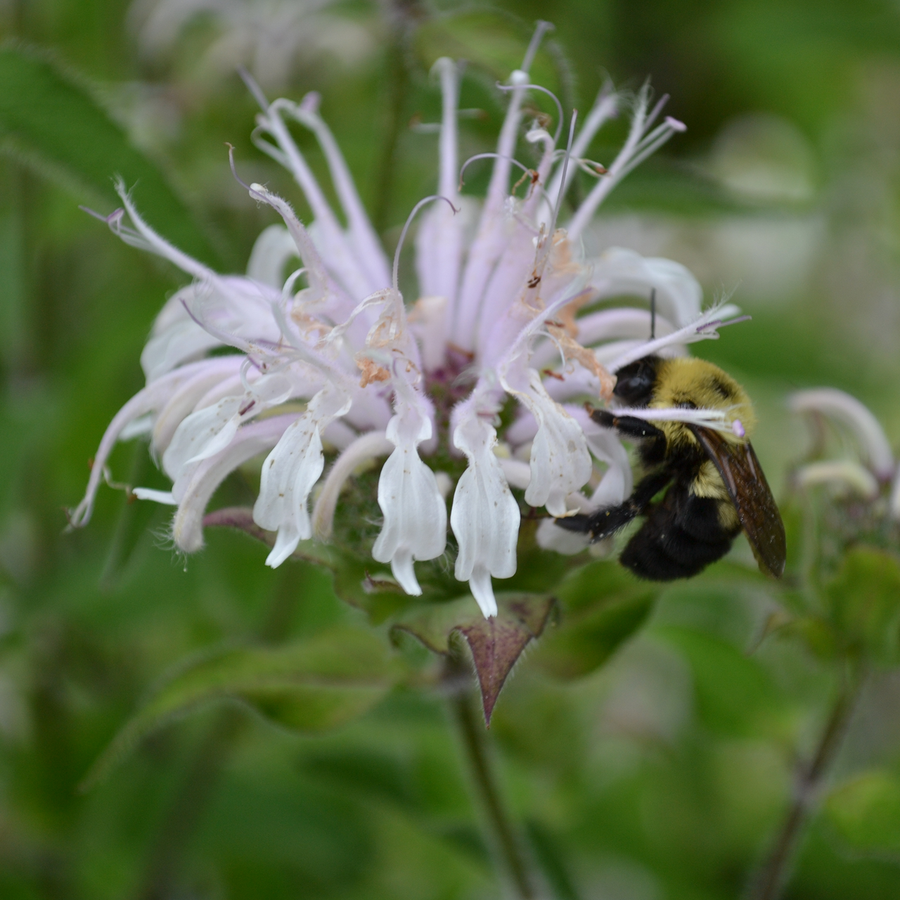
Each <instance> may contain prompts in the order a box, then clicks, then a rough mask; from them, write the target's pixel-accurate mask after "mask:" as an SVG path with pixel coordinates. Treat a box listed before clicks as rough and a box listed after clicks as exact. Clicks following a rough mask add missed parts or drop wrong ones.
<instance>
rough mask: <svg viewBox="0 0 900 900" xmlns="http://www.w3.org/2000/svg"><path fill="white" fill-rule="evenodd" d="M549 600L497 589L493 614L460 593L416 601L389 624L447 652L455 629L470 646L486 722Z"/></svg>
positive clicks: (549, 606) (545, 614)
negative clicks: (438, 600)
mask: <svg viewBox="0 0 900 900" xmlns="http://www.w3.org/2000/svg"><path fill="white" fill-rule="evenodd" d="M554 602H555V601H554V599H553V598H552V597H550V596H548V595H546V594H543V595H542V594H498V595H497V609H498V611H497V615H496V616H492V617H491V618H490V619H485V618H484V616H483V615H482V614H481V611H480V610H479V609H478V606H477V604H476V603H475V601H474V600H473V599H472V597H470V596H466V597H462V598H460V599H459V600H454V601H452V602H451V603H441V604H430V605H428V606H418V607H416V608H415V609H414V610H411V611H410V612H408V613H407V614H405V615H404V616H402V617H401V619H400V620H399V621H398V622H397V624H396V625H395V626H394V629H397V630H400V631H406V632H408V633H409V634H411V635H413V636H414V637H416V638H418V640H419V641H421V642H422V643H423V644H424V645H425V646H426V647H428V649H429V650H432V651H433V652H435V653H441V654H444V655H448V656H449V655H451V654H452V644H451V640H452V636H453V635H454V634H456V633H458V634H461V635H462V636H463V638H465V641H466V643H467V644H468V645H469V649H470V650H471V651H472V659H473V661H474V663H475V671H476V673H477V675H478V685H479V687H480V688H481V702H482V708H483V710H484V721H485V723H486V724H487V725H490V723H491V714H492V713H493V711H494V706H495V704H496V702H497V697H498V696H499V695H500V691H501V689H502V688H503V685H504V683H505V682H506V678H507V676H508V675H509V673H510V671H511V670H512V667H513V666H514V665H515V663H516V660H517V659H518V658H519V657H520V656H521V654H522V651H523V650H524V649H525V647H526V646H527V645H528V644H529V642H530V641H531V640H533V639H534V638H536V637H539V636H540V635H541V633H542V632H543V630H544V627H545V626H546V624H547V619H548V618H549V616H550V612H551V610H552V609H553V605H554Z"/></svg>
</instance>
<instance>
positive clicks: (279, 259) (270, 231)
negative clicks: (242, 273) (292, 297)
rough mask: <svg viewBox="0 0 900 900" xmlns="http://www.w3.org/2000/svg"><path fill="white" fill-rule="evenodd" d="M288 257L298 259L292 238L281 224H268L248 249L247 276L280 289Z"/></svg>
mask: <svg viewBox="0 0 900 900" xmlns="http://www.w3.org/2000/svg"><path fill="white" fill-rule="evenodd" d="M289 259H298V256H297V245H296V244H295V243H294V239H293V238H292V237H291V235H290V232H289V231H288V230H287V229H286V228H285V227H284V226H283V225H270V226H269V227H268V228H265V229H263V231H262V233H261V234H260V236H259V237H258V238H257V239H256V243H254V245H253V249H252V250H251V251H250V260H249V262H248V263H247V277H248V278H252V279H253V280H254V281H259V282H260V283H262V284H266V285H268V286H269V287H273V288H276V289H277V290H279V291H280V290H281V286H282V285H283V284H284V281H285V276H284V269H285V264H286V263H287V261H288V260H289Z"/></svg>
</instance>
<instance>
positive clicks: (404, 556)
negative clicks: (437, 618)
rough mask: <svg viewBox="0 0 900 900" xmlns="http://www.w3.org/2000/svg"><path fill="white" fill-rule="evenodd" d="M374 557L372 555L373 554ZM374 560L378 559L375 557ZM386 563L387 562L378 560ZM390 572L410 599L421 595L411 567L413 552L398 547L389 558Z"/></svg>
mask: <svg viewBox="0 0 900 900" xmlns="http://www.w3.org/2000/svg"><path fill="white" fill-rule="evenodd" d="M373 556H374V554H373ZM375 558H376V559H377V558H378V557H375ZM378 561H379V562H387V560H384V559H382V560H378ZM390 563H391V572H392V573H393V576H394V578H396V579H397V582H398V583H399V585H400V587H402V588H403V590H404V591H406V593H407V594H409V595H410V596H411V597H418V596H420V595H421V593H422V588H421V587H419V582H418V579H417V578H416V570H415V568H414V567H413V552H412V550H410V549H409V548H408V547H400V548H399V549H398V550H397V551H396V552H395V553H394V554H393V556H391V558H390Z"/></svg>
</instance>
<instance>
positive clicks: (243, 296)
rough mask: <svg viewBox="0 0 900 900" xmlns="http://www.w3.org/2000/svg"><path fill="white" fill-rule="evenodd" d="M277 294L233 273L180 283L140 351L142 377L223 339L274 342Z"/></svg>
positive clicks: (231, 342) (161, 372)
mask: <svg viewBox="0 0 900 900" xmlns="http://www.w3.org/2000/svg"><path fill="white" fill-rule="evenodd" d="M295 252H296V251H295ZM279 296H280V293H279V292H277V291H276V290H274V289H272V288H270V287H268V286H267V285H265V284H262V283H260V282H257V281H251V280H250V279H249V278H244V277H242V276H234V275H232V276H224V277H216V278H215V279H212V280H206V281H201V282H196V283H195V284H192V285H188V286H187V287H184V288H182V289H181V290H179V291H178V292H177V293H175V294H173V295H172V297H170V298H169V300H168V302H167V303H166V305H165V306H164V307H163V310H162V312H161V313H160V314H159V316H157V318H156V321H155V322H154V325H153V332H152V335H151V337H150V339H149V340H148V341H147V344H146V346H145V347H144V350H143V352H142V353H141V366H142V367H143V369H144V372H145V374H146V376H147V380H148V381H154V380H155V379H157V378H159V377H160V376H161V375H164V374H165V373H166V372H168V371H170V370H172V369H174V368H175V367H176V366H179V365H183V364H184V363H185V362H188V361H190V360H192V359H195V358H196V357H197V356H199V355H201V354H203V353H206V352H207V351H209V350H211V349H213V348H215V347H219V346H221V345H223V344H227V345H229V346H234V347H238V348H239V349H245V345H246V344H247V342H256V343H257V344H259V343H260V342H268V343H269V344H271V345H275V344H277V343H278V341H279V338H280V333H279V330H278V326H277V323H276V322H275V319H274V318H273V316H272V303H273V302H276V301H277V300H278V299H279ZM195 317H196V318H195Z"/></svg>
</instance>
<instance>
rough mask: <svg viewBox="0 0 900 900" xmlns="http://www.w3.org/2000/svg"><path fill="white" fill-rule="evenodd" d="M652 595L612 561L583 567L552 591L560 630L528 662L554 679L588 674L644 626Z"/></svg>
mask: <svg viewBox="0 0 900 900" xmlns="http://www.w3.org/2000/svg"><path fill="white" fill-rule="evenodd" d="M658 590H659V589H658V587H657V586H655V585H652V584H649V583H648V582H646V581H637V580H636V579H635V578H634V577H633V576H632V575H630V574H629V573H627V572H626V571H625V570H624V569H622V568H621V567H620V566H619V565H617V564H616V563H613V562H609V561H602V560H601V561H595V562H592V563H590V564H589V565H586V566H583V567H582V568H581V569H579V570H578V571H576V572H573V573H572V574H571V575H570V576H569V577H568V578H567V579H566V580H565V581H564V582H563V583H562V585H561V586H560V587H559V589H558V590H557V591H556V596H557V598H558V599H559V601H560V604H561V615H560V623H559V625H560V627H558V628H554V629H553V630H552V631H550V632H549V633H548V634H547V635H546V637H545V638H544V640H543V641H542V642H541V644H540V646H539V647H538V648H537V650H536V651H535V653H534V654H533V656H532V657H531V661H532V662H533V663H534V664H535V665H537V666H540V667H542V668H543V669H545V670H546V671H548V672H549V673H551V674H552V675H555V676H556V677H558V678H580V677H581V676H583V675H587V674H588V673H590V672H593V671H594V670H596V669H598V668H599V667H600V666H602V665H603V664H604V663H605V662H606V661H607V660H608V659H609V658H610V656H612V655H613V653H615V651H616V650H617V649H618V648H619V647H620V646H621V645H622V644H623V643H624V642H625V641H627V640H628V639H629V638H630V637H631V636H632V635H633V634H634V633H635V632H636V631H637V630H638V629H639V628H640V627H641V626H642V625H643V624H644V622H645V621H646V620H647V617H648V616H649V614H650V611H651V610H652V609H653V604H654V602H655V601H656V597H657V594H658Z"/></svg>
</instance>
